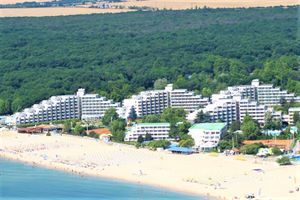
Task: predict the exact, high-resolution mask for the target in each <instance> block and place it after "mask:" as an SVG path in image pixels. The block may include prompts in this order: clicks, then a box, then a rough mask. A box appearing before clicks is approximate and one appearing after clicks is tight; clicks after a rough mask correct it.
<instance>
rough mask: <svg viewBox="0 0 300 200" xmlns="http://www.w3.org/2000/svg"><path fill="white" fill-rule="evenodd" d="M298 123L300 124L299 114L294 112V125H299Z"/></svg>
mask: <svg viewBox="0 0 300 200" xmlns="http://www.w3.org/2000/svg"><path fill="white" fill-rule="evenodd" d="M298 122H300V115H299V112H294V115H293V123H294V124H297V123H298Z"/></svg>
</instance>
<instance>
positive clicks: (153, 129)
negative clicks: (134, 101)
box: [124, 123, 170, 141]
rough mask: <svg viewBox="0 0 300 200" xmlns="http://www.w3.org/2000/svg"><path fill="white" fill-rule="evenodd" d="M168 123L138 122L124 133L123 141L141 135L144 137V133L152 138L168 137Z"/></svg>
mask: <svg viewBox="0 0 300 200" xmlns="http://www.w3.org/2000/svg"><path fill="white" fill-rule="evenodd" d="M169 132H170V124H169V123H140V124H135V125H133V126H132V127H131V128H129V129H128V130H127V132H126V135H125V139H124V140H125V141H137V139H138V137H139V136H140V135H141V136H143V137H144V138H145V136H146V134H147V133H148V134H149V135H151V136H152V138H153V139H154V140H166V139H169Z"/></svg>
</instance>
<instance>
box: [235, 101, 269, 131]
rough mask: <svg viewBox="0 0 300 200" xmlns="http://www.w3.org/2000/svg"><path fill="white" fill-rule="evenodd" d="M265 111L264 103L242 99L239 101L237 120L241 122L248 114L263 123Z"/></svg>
mask: <svg viewBox="0 0 300 200" xmlns="http://www.w3.org/2000/svg"><path fill="white" fill-rule="evenodd" d="M266 111H267V107H266V106H265V105H258V103H257V102H256V101H250V100H249V99H243V100H241V101H240V102H239V121H240V122H241V123H242V122H243V121H244V118H245V116H246V115H249V116H250V117H252V119H254V120H256V121H257V122H258V123H259V124H260V125H264V123H265V113H266Z"/></svg>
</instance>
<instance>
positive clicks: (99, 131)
mask: <svg viewBox="0 0 300 200" xmlns="http://www.w3.org/2000/svg"><path fill="white" fill-rule="evenodd" d="M89 132H95V133H96V134H99V135H103V134H111V132H110V130H109V129H108V128H97V129H92V130H89Z"/></svg>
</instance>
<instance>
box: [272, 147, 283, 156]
mask: <svg viewBox="0 0 300 200" xmlns="http://www.w3.org/2000/svg"><path fill="white" fill-rule="evenodd" d="M272 153H273V154H274V155H275V156H279V155H282V154H283V152H282V151H281V150H280V149H279V148H278V147H273V148H272Z"/></svg>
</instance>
